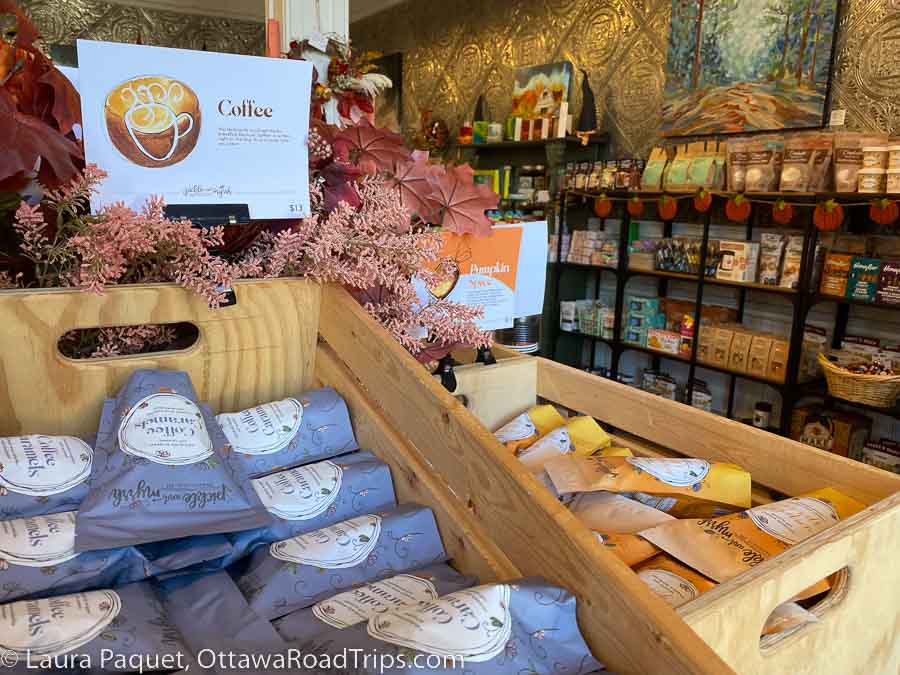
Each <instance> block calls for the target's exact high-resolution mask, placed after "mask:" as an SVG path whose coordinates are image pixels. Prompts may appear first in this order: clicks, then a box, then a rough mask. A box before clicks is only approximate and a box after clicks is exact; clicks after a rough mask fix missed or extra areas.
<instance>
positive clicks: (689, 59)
mask: <svg viewBox="0 0 900 675" xmlns="http://www.w3.org/2000/svg"><path fill="white" fill-rule="evenodd" d="M838 4H839V3H838V0H672V24H671V28H670V31H669V56H668V61H667V64H666V89H665V104H664V108H663V126H662V131H663V134H664V135H666V136H690V135H699V134H727V133H743V132H748V131H769V130H773V131H774V130H780V129H790V128H794V129H797V128H809V127H820V126H822V125H823V124H824V118H825V99H826V97H827V95H828V84H829V81H830V77H831V62H832V59H831V56H832V46H833V41H834V35H835V27H836V23H837V16H836V15H837V8H838Z"/></svg>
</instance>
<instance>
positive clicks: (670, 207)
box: [656, 195, 678, 220]
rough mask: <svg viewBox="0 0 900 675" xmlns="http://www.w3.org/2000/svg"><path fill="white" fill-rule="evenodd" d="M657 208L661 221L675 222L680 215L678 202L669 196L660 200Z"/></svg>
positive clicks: (664, 196)
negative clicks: (678, 214)
mask: <svg viewBox="0 0 900 675" xmlns="http://www.w3.org/2000/svg"><path fill="white" fill-rule="evenodd" d="M656 208H657V211H658V212H659V217H660V219H661V220H674V219H675V215H676V214H677V213H678V202H676V201H675V200H674V199H672V198H671V197H670V196H669V195H663V196H662V197H660V198H659V203H658V204H657V207H656Z"/></svg>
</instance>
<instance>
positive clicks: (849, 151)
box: [834, 132, 887, 192]
mask: <svg viewBox="0 0 900 675" xmlns="http://www.w3.org/2000/svg"><path fill="white" fill-rule="evenodd" d="M873 146H875V147H884V146H887V135H886V134H874V135H873V134H861V133H858V132H839V133H836V134H835V135H834V188H835V190H836V191H837V192H856V190H857V186H858V183H859V172H860V171H861V170H862V169H864V168H865V166H864V163H863V162H864V153H863V148H869V147H873Z"/></svg>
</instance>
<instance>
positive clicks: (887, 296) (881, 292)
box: [875, 260, 900, 305]
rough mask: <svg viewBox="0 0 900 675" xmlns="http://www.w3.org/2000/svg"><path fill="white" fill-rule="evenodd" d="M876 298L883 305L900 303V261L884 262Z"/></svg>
mask: <svg viewBox="0 0 900 675" xmlns="http://www.w3.org/2000/svg"><path fill="white" fill-rule="evenodd" d="M875 300H876V302H879V303H881V304H882V305H900V261H897V260H891V261H884V262H882V264H881V275H880V276H879V278H878V290H877V291H876V292H875Z"/></svg>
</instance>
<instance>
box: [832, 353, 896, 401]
mask: <svg viewBox="0 0 900 675" xmlns="http://www.w3.org/2000/svg"><path fill="white" fill-rule="evenodd" d="M818 358H819V365H821V366H822V370H824V371H825V379H826V380H827V381H828V393H829V394H831V395H832V396H834V397H835V398H840V399H844V400H845V401H851V402H853V403H862V404H864V405H870V406H873V407H875V408H890V407H893V405H894V403H895V402H896V401H897V396H898V395H900V375H857V374H855V373H849V372H847V371H846V370H844V369H843V368H841V367H840V366H838V365H836V364H834V363H832V362H831V361H829V360H828V357H827V356H825V355H824V354H821V353H820V354H819V357H818Z"/></svg>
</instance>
